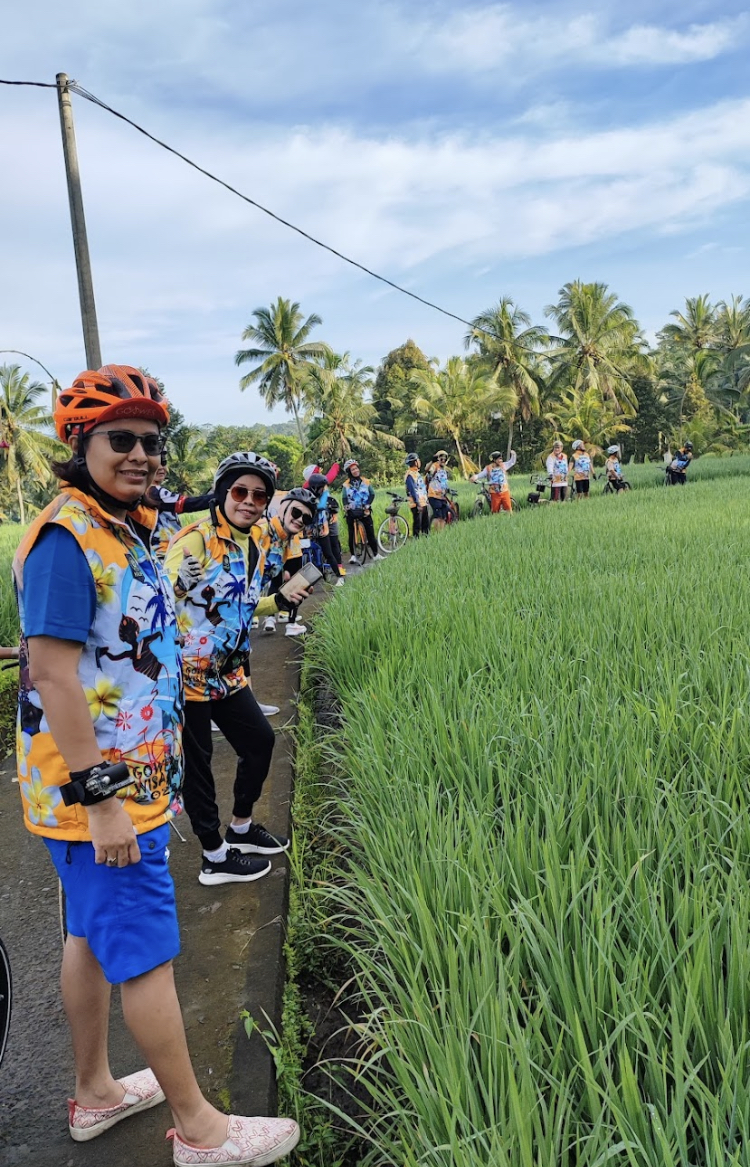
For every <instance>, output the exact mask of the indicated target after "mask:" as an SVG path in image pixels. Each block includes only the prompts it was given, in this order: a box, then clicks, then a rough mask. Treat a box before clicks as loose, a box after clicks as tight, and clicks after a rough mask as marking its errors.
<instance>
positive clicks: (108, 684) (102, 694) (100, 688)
mask: <svg viewBox="0 0 750 1167" xmlns="http://www.w3.org/2000/svg"><path fill="white" fill-rule="evenodd" d="M84 692H85V694H86V700H87V701H88V703H89V709H90V710H91V720H92V721H97V720H98V719H99V718H100V717H101V716H102V714H104V716H105V717H110V718H112V719H113V720H114V719H115V718H116V717H117V714H118V712H119V708H120V706H119V703H120V701H121V700H122V689H121V688H120V687H119V685H116V684H115V683H114V681H113V680H112V678H111V677H105V676H101V677H97V678H96V681H95V682H94V687H93V689H89V688H86V689H85V690H84Z"/></svg>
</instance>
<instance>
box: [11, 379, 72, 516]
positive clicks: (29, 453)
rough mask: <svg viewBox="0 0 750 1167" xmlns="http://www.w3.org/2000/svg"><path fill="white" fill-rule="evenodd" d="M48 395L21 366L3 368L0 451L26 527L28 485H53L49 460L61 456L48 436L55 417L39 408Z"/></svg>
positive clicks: (57, 447) (43, 386)
mask: <svg viewBox="0 0 750 1167" xmlns="http://www.w3.org/2000/svg"><path fill="white" fill-rule="evenodd" d="M47 393H48V389H47V387H46V385H42V383H41V382H40V381H32V380H31V378H30V377H29V374H28V373H21V367H20V365H2V366H0V435H1V437H2V443H1V445H0V449H1V451H2V454H3V455H4V456H5V472H6V474H7V476H8V485H9V487H10V488H11V489H12V490H15V492H16V497H17V499H18V515H19V518H20V520H21V522H22V523H25V522H26V501H25V499H24V493H23V488H24V482H28V481H30V480H32V479H33V480H36V481H37V482H42V483H46V482H49V481H50V479H51V477H52V472H51V470H50V465H49V459H50V458H53V457H55V456H56V455H59V454H60V452H61V447H60V444H59V443H58V442H57V440H56V439H55V438H54V437H53V436H52V434H51V433H49V432H46V431H48V430H49V429H50V428H51V426H52V415H51V414H50V413H49V411H48V409H47V407H46V405H40V404H38V402H39V399H40V398H41V397H45V396H46V395H47Z"/></svg>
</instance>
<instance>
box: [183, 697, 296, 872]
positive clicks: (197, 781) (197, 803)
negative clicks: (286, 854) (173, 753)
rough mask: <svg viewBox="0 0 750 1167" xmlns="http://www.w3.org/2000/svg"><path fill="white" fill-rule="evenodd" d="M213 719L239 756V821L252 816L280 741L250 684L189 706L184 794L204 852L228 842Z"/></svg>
mask: <svg viewBox="0 0 750 1167" xmlns="http://www.w3.org/2000/svg"><path fill="white" fill-rule="evenodd" d="M212 721H215V722H216V724H217V725H218V727H219V729H220V730H221V732H222V733H223V734H224V737H225V738H226V739H227V741H228V742H229V744H230V746H231V747H232V749H233V750H234V752H235V753H236V754H237V773H236V777H235V780H234V803H233V808H232V813H233V814H234V815H235V816H236V818H238V819H241V818H249V816H250V815H251V814H252V812H253V806H254V805H255V803H256V802H257V801H258V799H259V798H260V793H261V790H262V789H263V783H264V782H265V780H266V777H267V775H268V771H269V769H270V766H271V756H272V755H273V747H274V742H275V740H276V737H275V734H274V732H273V729H272V728H271V726H270V725H269V723H268V721H267V719H266V718H265V717H264V716H263V714H262V713H261V711H260V709H259V707H258V702H257V701H256V700H255V698H254V697H253V694H252V691H251V689H250V688H249V686H247V685H246V686H245V687H244V688H243V689H238V690H237V692H236V693H233V694H232V695H231V697H225V698H224V699H223V700H222V701H186V702H185V733H184V748H185V783H184V786H183V791H182V793H183V798H184V800H185V810H186V811H187V816H188V818H189V819H190V825H191V827H192V828H193V833H194V834H195V835H197V836H198V839H199V840H200V844H201V846H202V848H203V850H204V851H218V849H219V847H220V846H221V845H222V843H223V841H224V840H223V837H222V834H221V817H220V815H219V807H218V805H217V803H216V783H215V781H214V776H213V771H212V769H211V758H212V756H213V748H214V747H213V739H212V737H211V722H212Z"/></svg>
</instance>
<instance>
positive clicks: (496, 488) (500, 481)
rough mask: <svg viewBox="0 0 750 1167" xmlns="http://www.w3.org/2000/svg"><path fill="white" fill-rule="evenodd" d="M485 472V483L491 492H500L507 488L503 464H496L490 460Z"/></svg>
mask: <svg viewBox="0 0 750 1167" xmlns="http://www.w3.org/2000/svg"><path fill="white" fill-rule="evenodd" d="M486 473H487V484H488V486H489V488H490V490H491V491H492V493H493V494H500V493H501V492H502V491H503V490H507V489H508V476H507V475H506V473H505V467H504V466H496V465H495V463H494V462H490V464H489V466H488V467H487V471H486Z"/></svg>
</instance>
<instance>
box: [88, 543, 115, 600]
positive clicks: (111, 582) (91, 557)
mask: <svg viewBox="0 0 750 1167" xmlns="http://www.w3.org/2000/svg"><path fill="white" fill-rule="evenodd" d="M86 558H87V559H88V561H89V567H90V568H91V574H92V575H93V577H94V586H95V587H96V599H97V602H98V603H100V604H111V603H112V602H113V600H114V599H115V595H116V593H115V586H116V584H117V571H116V568H115V565H114V564H113V563H110V564H108V565H107V567H105V566H104V562H103V560H102V557H101V556H100V555H98V554H97V552H96V551H92V550H91V549H89V550H88V551H87V552H86Z"/></svg>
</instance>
